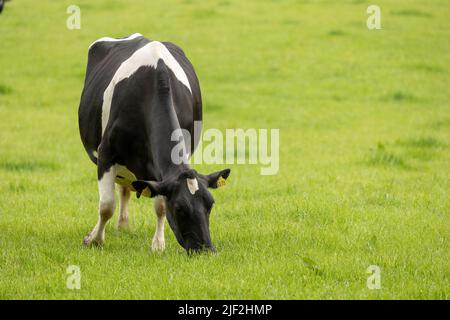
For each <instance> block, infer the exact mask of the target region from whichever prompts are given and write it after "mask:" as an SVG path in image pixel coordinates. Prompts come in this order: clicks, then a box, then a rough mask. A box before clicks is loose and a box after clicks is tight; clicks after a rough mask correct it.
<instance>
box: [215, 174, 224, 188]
mask: <svg viewBox="0 0 450 320" xmlns="http://www.w3.org/2000/svg"><path fill="white" fill-rule="evenodd" d="M216 184H217V188H219V187H223V186H224V185H225V179H224V178H223V177H222V176H220V178H219V179H217V182H216Z"/></svg>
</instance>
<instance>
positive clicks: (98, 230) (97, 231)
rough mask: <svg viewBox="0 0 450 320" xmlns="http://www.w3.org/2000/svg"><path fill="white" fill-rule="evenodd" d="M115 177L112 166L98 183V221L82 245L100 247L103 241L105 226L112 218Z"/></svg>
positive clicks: (114, 169) (114, 170)
mask: <svg viewBox="0 0 450 320" xmlns="http://www.w3.org/2000/svg"><path fill="white" fill-rule="evenodd" d="M115 176H116V168H115V167H114V166H112V167H111V168H110V169H109V170H108V171H106V172H105V173H103V176H102V178H101V179H100V180H99V181H98V192H99V196H100V201H99V209H98V221H97V224H96V225H95V227H94V229H93V230H92V231H91V232H90V233H89V235H88V236H86V238H84V244H85V245H87V246H89V245H91V244H92V243H96V244H100V245H101V244H103V242H104V241H105V226H106V223H107V222H108V220H109V219H110V218H111V217H112V216H113V214H114V208H115V205H116V203H115V198H114V177H115Z"/></svg>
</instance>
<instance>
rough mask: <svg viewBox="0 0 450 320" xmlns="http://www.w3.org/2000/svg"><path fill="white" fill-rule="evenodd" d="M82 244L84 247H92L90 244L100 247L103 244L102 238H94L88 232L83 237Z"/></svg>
mask: <svg viewBox="0 0 450 320" xmlns="http://www.w3.org/2000/svg"><path fill="white" fill-rule="evenodd" d="M83 245H84V246H85V247H92V246H95V247H101V246H103V240H100V239H96V238H95V237H93V236H92V234H88V235H87V236H86V237H84V240H83Z"/></svg>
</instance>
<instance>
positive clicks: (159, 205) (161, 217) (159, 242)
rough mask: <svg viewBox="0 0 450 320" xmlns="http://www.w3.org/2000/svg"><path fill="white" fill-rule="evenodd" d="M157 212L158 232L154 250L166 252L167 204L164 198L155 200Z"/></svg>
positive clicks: (153, 244) (155, 237) (154, 241)
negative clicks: (165, 225)
mask: <svg viewBox="0 0 450 320" xmlns="http://www.w3.org/2000/svg"><path fill="white" fill-rule="evenodd" d="M155 211H156V219H157V221H156V231H155V235H154V236H153V241H152V250H154V251H155V250H161V251H162V250H164V249H165V247H166V244H165V240H164V222H165V221H166V203H165V201H164V197H162V196H158V197H156V198H155Z"/></svg>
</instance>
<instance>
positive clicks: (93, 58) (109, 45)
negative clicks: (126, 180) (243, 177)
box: [79, 34, 202, 163]
mask: <svg viewBox="0 0 450 320" xmlns="http://www.w3.org/2000/svg"><path fill="white" fill-rule="evenodd" d="M150 42H152V41H151V40H149V39H146V38H144V37H143V36H141V35H139V34H135V35H132V36H130V37H128V38H124V39H111V38H102V39H99V40H97V41H96V42H94V43H93V44H92V45H91V46H90V47H89V54H88V65H87V70H86V79H85V84H84V89H83V93H82V96H81V101H80V106H79V128H80V135H81V139H82V142H83V145H84V147H85V149H86V151H87V153H88V155H89V157H90V158H91V160H92V161H94V162H95V163H96V161H97V154H96V150H97V149H98V146H99V145H100V143H101V141H102V138H103V134H104V133H103V130H104V129H105V128H104V126H103V128H102V112H103V111H104V110H103V108H104V105H103V104H104V101H103V100H104V94H105V90H107V89H108V86H111V81H112V80H113V78H114V76H115V74H116V72H117V71H118V69H119V68H120V67H121V65H122V64H123V63H124V62H125V61H127V60H128V59H129V58H130V57H131V56H132V55H133V54H134V53H135V52H136V51H137V50H139V49H141V48H143V47H144V46H146V45H147V44H149V43H150ZM163 44H164V46H165V47H166V48H167V49H168V50H169V52H170V53H171V55H172V56H173V57H174V58H175V60H176V61H177V62H178V64H179V65H180V66H181V68H182V69H183V71H184V73H185V74H186V77H187V79H188V81H189V86H190V88H191V89H190V90H191V97H190V98H191V99H192V100H191V101H192V103H191V101H190V103H189V107H188V108H186V106H185V105H186V104H185V103H183V101H180V103H175V105H174V106H175V111H176V113H177V116H178V119H179V122H180V125H181V127H182V128H184V129H188V130H189V131H190V132H191V134H192V133H193V128H194V121H198V120H201V118H202V105H201V94H200V88H199V84H198V80H197V77H196V75H195V72H194V69H193V67H192V65H191V63H190V62H189V60H188V59H187V58H186V56H185V55H184V52H183V51H182V50H181V49H180V48H179V47H177V46H176V45H174V44H172V43H167V42H165V43H163ZM171 76H173V75H171ZM116 85H117V84H113V86H116ZM143 85H145V84H143ZM114 94H115V93H114ZM173 99H174V100H175V102H177V101H176V100H177V97H176V96H174V97H173ZM115 107H116V108H117V106H115ZM119 107H120V106H119ZM130 125H132V124H130ZM102 129H103V130H102ZM193 140H194V139H193ZM192 147H195V146H193V145H192Z"/></svg>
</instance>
